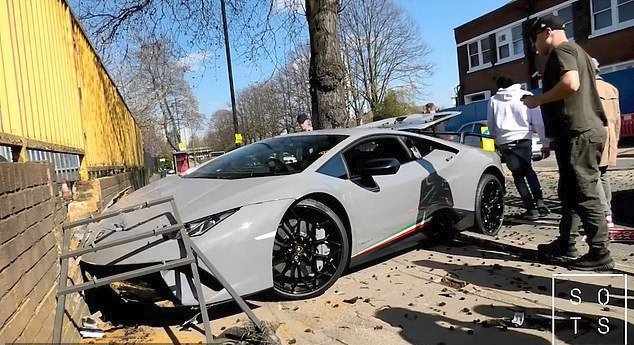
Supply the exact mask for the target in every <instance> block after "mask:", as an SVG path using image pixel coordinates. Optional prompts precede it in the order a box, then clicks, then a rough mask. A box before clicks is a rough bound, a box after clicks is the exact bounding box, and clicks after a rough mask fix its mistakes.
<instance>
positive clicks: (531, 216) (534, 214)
mask: <svg viewBox="0 0 634 345" xmlns="http://www.w3.org/2000/svg"><path fill="white" fill-rule="evenodd" d="M517 217H518V218H521V219H526V220H538V219H539V218H541V215H540V214H539V211H537V210H536V209H530V210H526V212H524V213H522V214H520V215H518V216H517Z"/></svg>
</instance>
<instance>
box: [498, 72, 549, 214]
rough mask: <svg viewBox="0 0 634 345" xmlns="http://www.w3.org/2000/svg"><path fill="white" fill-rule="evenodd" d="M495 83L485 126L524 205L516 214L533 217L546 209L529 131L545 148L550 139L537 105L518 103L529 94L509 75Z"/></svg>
mask: <svg viewBox="0 0 634 345" xmlns="http://www.w3.org/2000/svg"><path fill="white" fill-rule="evenodd" d="M496 83H497V87H498V91H497V93H496V94H495V95H494V96H493V97H491V100H490V101H489V108H488V109H489V110H488V114H487V126H488V127H489V132H490V133H491V135H492V136H493V137H495V146H497V147H498V149H499V152H500V153H501V155H502V157H503V158H504V160H505V161H506V166H507V167H508V168H509V170H510V171H511V173H512V174H513V182H514V183H515V187H516V188H517V191H518V193H519V194H520V197H521V198H522V203H523V204H524V208H525V209H526V211H525V212H524V213H522V214H521V215H520V217H521V218H524V219H528V220H537V219H539V218H541V217H542V216H545V215H547V214H548V213H550V210H549V209H548V207H546V205H545V204H544V198H543V194H542V187H541V185H540V184H539V179H538V178H537V174H536V173H535V170H533V165H532V158H533V150H532V144H533V131H536V132H537V133H538V134H539V136H540V139H541V142H542V143H543V145H544V148H545V149H548V145H549V141H550V140H547V138H546V137H545V135H544V122H543V120H542V113H541V111H540V109H539V107H536V108H533V109H529V108H528V107H527V106H526V105H524V103H522V97H524V96H531V95H533V94H532V93H531V92H529V91H525V90H523V89H522V86H521V85H520V84H517V83H515V82H514V81H513V79H511V78H510V77H508V76H500V77H498V78H497V80H496Z"/></svg>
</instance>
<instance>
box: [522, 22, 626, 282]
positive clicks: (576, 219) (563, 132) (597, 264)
mask: <svg viewBox="0 0 634 345" xmlns="http://www.w3.org/2000/svg"><path fill="white" fill-rule="evenodd" d="M530 33H531V39H532V40H533V42H534V43H535V47H536V48H537V51H538V53H539V54H542V55H545V56H548V60H547V62H546V67H545V71H544V78H543V83H544V90H543V91H544V93H542V94H541V95H536V96H532V97H527V98H525V99H524V104H526V106H528V107H529V108H535V107H537V106H541V107H542V113H543V119H544V126H545V130H546V136H547V137H549V138H551V140H552V143H551V145H550V147H554V148H555V153H556V155H557V164H558V166H559V186H558V193H559V199H560V200H561V205H562V210H561V213H562V218H561V222H560V223H559V237H558V238H557V239H556V240H555V241H553V242H552V243H549V244H541V245H539V246H538V250H539V252H540V254H543V255H545V256H547V257H551V258H557V259H572V258H576V257H577V256H578V255H579V252H578V251H577V248H576V247H575V241H576V237H577V236H578V228H579V225H580V224H581V225H583V229H584V231H585V234H586V236H587V242H588V245H589V246H590V250H589V252H588V253H587V254H585V255H583V256H581V257H580V258H577V259H576V260H574V261H572V263H571V267H570V268H572V269H578V270H585V271H595V270H596V271H600V270H609V269H612V268H613V267H614V261H613V260H612V258H611V257H610V252H609V251H608V242H609V238H608V229H607V223H606V221H605V216H604V214H603V212H602V208H601V201H600V200H599V195H598V193H597V190H596V185H597V181H598V179H599V167H598V163H599V160H600V159H601V153H602V152H603V146H604V145H605V140H606V132H605V129H604V127H605V126H606V125H607V119H606V117H605V113H604V112H603V108H602V106H601V100H600V98H599V95H598V93H597V89H596V86H595V83H594V79H595V71H594V67H593V65H592V61H591V58H590V56H588V54H587V53H586V52H585V51H584V50H583V49H582V48H581V47H580V46H579V45H577V44H575V43H571V42H569V41H568V39H567V38H566V32H565V31H564V23H563V21H562V20H561V19H559V18H558V17H557V16H553V15H547V16H544V17H542V18H538V19H537V20H535V21H534V22H533V25H532V26H531V32H530Z"/></svg>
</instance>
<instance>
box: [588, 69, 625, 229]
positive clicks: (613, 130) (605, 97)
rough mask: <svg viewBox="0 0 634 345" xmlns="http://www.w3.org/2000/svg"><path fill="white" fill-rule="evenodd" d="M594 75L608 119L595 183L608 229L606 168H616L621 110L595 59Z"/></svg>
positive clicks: (609, 200) (615, 92) (609, 189)
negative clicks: (605, 137)
mask: <svg viewBox="0 0 634 345" xmlns="http://www.w3.org/2000/svg"><path fill="white" fill-rule="evenodd" d="M592 62H593V64H594V68H595V73H596V80H595V82H596V85H597V91H598V92H599V98H601V104H602V105H603V111H604V112H605V116H606V118H607V119H608V126H607V127H606V128H605V129H606V131H607V135H608V137H607V140H606V142H605V148H604V149H603V154H602V155H601V162H599V173H600V174H601V175H600V177H599V183H597V192H598V193H599V199H601V205H602V206H603V211H604V212H605V220H606V223H607V225H608V228H613V227H614V221H613V219H612V187H611V185H610V178H609V177H608V167H614V166H616V155H617V153H618V143H619V134H620V132H621V110H620V107H619V90H618V89H617V88H616V87H614V85H612V84H610V83H608V82H607V81H605V80H603V78H602V77H601V76H600V75H599V62H598V61H597V59H595V58H592Z"/></svg>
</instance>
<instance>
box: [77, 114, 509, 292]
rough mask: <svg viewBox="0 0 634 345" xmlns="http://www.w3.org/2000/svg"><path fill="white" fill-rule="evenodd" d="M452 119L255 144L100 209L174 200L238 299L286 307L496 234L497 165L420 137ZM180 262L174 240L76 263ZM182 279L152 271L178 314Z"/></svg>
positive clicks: (500, 184)
mask: <svg viewBox="0 0 634 345" xmlns="http://www.w3.org/2000/svg"><path fill="white" fill-rule="evenodd" d="M455 115H456V114H455V113H446V114H439V115H435V116H434V117H433V118H429V117H424V115H416V116H414V115H412V116H407V117H404V118H397V119H388V120H384V121H380V122H377V123H372V124H370V125H366V126H361V127H357V128H350V129H333V130H318V131H313V132H302V133H295V134H289V135H283V136H279V137H275V138H271V139H266V140H262V141H260V142H256V143H253V144H250V145H246V146H244V147H241V148H239V149H236V150H234V151H232V152H229V153H227V154H225V155H223V156H220V157H218V158H215V159H213V160H211V161H209V162H207V163H205V164H203V165H201V166H199V167H197V168H196V169H195V170H193V171H191V172H188V173H187V174H185V175H184V176H168V177H166V178H163V179H161V180H159V181H157V182H155V183H152V184H150V185H147V186H145V187H143V188H141V189H139V190H137V191H135V192H133V193H131V194H130V195H128V196H126V197H125V198H123V199H122V200H121V201H119V202H118V203H116V204H114V205H113V206H112V207H111V208H110V209H111V210H116V209H117V208H123V207H127V206H130V205H135V204H138V203H142V202H146V201H150V200H154V199H158V198H162V197H166V196H173V198H174V200H175V204H176V206H177V209H178V213H180V218H181V219H182V222H183V223H184V224H185V228H186V230H187V233H188V234H189V236H190V238H191V239H192V240H193V242H194V243H195V244H196V246H197V247H199V248H200V249H201V251H202V252H203V253H204V255H205V256H206V258H207V259H209V260H210V261H211V262H213V264H214V266H215V267H216V268H217V270H218V271H219V272H221V274H222V276H223V277H224V278H225V279H226V280H227V281H228V283H229V284H230V285H231V286H232V287H233V288H234V289H235V290H236V291H237V292H238V293H239V294H240V295H248V294H253V293H256V292H259V291H263V290H267V289H271V288H272V289H273V291H274V292H275V293H276V294H278V295H280V296H282V297H283V298H286V299H302V298H310V297H314V296H317V295H320V294H322V293H323V292H324V291H326V290H327V289H328V288H329V287H330V286H332V284H333V283H334V282H335V281H336V280H337V279H338V278H339V277H340V276H341V274H342V273H343V272H344V271H345V270H346V269H347V268H348V267H352V266H355V265H358V264H360V263H363V262H367V261H368V260H371V259H374V258H377V257H380V256H382V255H385V254H388V253H391V252H394V251H395V250H396V249H397V248H399V249H402V247H403V246H411V245H412V244H415V243H417V242H419V241H421V240H423V239H426V238H427V239H429V238H432V239H433V238H435V239H449V238H451V237H452V236H453V235H455V234H456V233H457V232H459V231H462V230H466V229H473V230H477V231H480V232H483V233H485V234H488V235H495V234H496V233H497V232H498V230H499V229H500V227H501V225H502V218H503V213H504V212H503V211H504V210H503V207H504V201H503V196H504V192H505V189H504V188H505V187H504V177H503V174H502V168H501V165H500V160H499V157H498V156H497V155H496V154H495V153H492V152H486V151H483V150H482V149H478V148H474V147H470V146H466V145H462V144H460V143H455V142H451V141H447V140H443V139H439V138H436V137H434V136H432V135H427V134H429V133H428V132H427V130H428V129H429V128H432V126H434V125H435V124H438V123H439V122H440V121H441V120H443V119H446V118H449V117H452V116H455ZM439 117H440V119H438V120H436V119H437V118H439ZM430 119H431V120H432V121H430ZM425 133H427V134H425ZM168 213H169V211H168V210H163V211H158V212H157V213H156V214H149V213H147V214H145V213H144V212H137V213H134V214H130V215H126V216H125V217H123V216H122V217H119V218H118V219H116V218H115V220H113V221H110V222H106V223H102V224H99V230H95V229H93V231H97V233H96V235H95V236H96V237H97V238H105V237H108V239H109V240H110V239H113V240H114V239H117V238H119V237H121V236H123V235H126V234H127V235H129V234H130V233H134V232H135V231H140V230H141V229H147V228H157V227H160V226H161V222H167V221H168V220H169V218H170V214H168ZM172 218H173V217H172ZM131 224H136V225H134V226H130V225H131ZM162 226H165V225H164V224H163V225H162ZM179 252H180V251H179V247H178V244H177V241H176V240H174V239H165V238H163V239H160V240H157V241H147V240H145V241H136V242H131V243H128V244H126V245H121V246H116V247H112V248H109V249H104V250H101V251H99V252H97V253H91V254H86V255H84V256H83V257H82V261H83V262H84V263H86V264H87V265H88V267H89V268H90V269H92V270H111V271H112V272H116V270H117V269H120V268H125V267H142V266H143V265H149V264H155V263H159V262H162V261H164V260H171V259H177V258H178V257H179ZM199 271H200V273H201V281H202V283H203V284H204V287H203V288H204V297H205V301H206V302H207V303H208V304H214V303H219V302H223V301H227V300H229V299H230V295H229V294H228V293H227V291H226V290H225V289H223V288H222V285H220V284H219V283H218V281H217V280H216V277H214V276H213V275H212V274H211V273H209V272H206V271H205V269H204V268H202V267H201V268H200V270H199ZM185 274H187V273H186V272H185V271H184V270H168V271H163V272H161V273H160V278H159V279H158V280H160V283H162V284H164V286H165V287H167V290H166V291H170V292H171V294H172V295H173V296H172V297H173V298H175V299H176V300H177V301H178V303H181V304H183V305H195V304H196V303H197V302H196V299H195V298H194V295H193V294H192V290H191V287H190V285H189V284H188V283H187V279H184V275H185Z"/></svg>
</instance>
